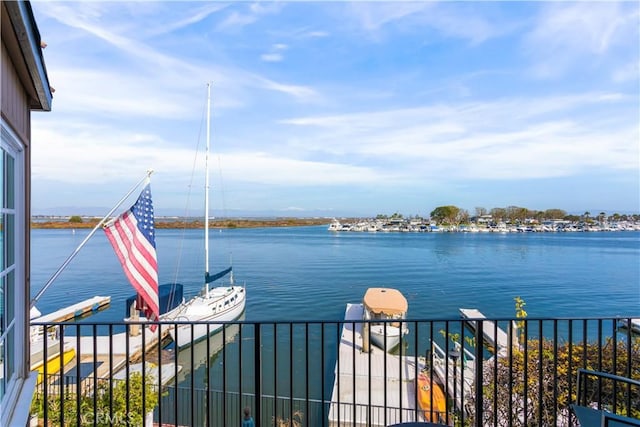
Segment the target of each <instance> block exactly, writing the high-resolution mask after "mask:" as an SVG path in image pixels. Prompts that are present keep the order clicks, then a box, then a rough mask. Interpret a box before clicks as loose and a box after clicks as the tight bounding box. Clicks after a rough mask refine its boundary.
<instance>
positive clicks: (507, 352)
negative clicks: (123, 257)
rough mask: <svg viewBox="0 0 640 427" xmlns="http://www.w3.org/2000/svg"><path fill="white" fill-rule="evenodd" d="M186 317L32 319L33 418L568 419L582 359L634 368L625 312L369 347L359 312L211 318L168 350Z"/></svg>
mask: <svg viewBox="0 0 640 427" xmlns="http://www.w3.org/2000/svg"><path fill="white" fill-rule="evenodd" d="M382 323H383V329H384V330H385V331H387V332H388V333H390V332H391V329H392V325H391V322H388V323H386V322H382ZM141 325H144V324H141ZM185 325H189V327H188V328H187V331H186V333H190V334H191V336H193V330H194V326H195V325H198V323H189V322H175V323H162V324H161V325H160V327H158V328H156V329H155V331H154V332H151V331H150V329H148V328H140V332H139V334H138V335H133V336H132V335H131V332H133V331H134V329H136V326H138V324H135V323H100V322H84V321H83V322H78V323H47V324H38V323H34V324H33V325H32V327H34V328H41V330H42V332H43V333H42V334H41V335H40V337H39V338H35V339H34V341H33V343H32V365H33V366H34V368H37V367H38V366H37V365H38V360H41V361H47V362H46V363H42V364H41V365H40V366H39V368H38V369H39V379H38V386H37V391H36V395H35V396H34V401H33V404H32V414H33V416H34V417H38V418H39V422H40V423H41V424H40V425H45V426H49V425H64V426H66V425H87V426H89V425H142V424H143V423H145V425H155V424H157V425H161V426H239V425H241V422H242V418H243V416H244V415H243V411H244V409H245V408H249V409H250V411H251V416H252V417H253V418H254V419H255V421H256V425H257V426H274V425H275V426H281V425H287V426H290V425H291V426H387V425H391V424H396V423H401V422H411V421H431V422H439V423H441V424H446V425H456V426H457V425H460V426H466V425H475V426H485V425H487V426H489V425H491V426H519V425H527V426H529V425H540V426H543V425H544V426H548V425H556V426H571V425H577V421H576V419H575V417H574V416H573V415H572V413H571V411H570V410H569V405H570V404H571V403H573V402H575V401H576V398H577V391H578V388H579V386H580V384H579V383H578V381H577V372H578V370H579V369H591V370H595V371H600V372H607V373H609V374H612V375H618V376H622V377H626V378H632V379H635V380H636V381H638V380H640V337H639V336H638V335H637V334H636V333H635V332H634V331H633V328H631V326H632V323H631V321H630V319H620V318H592V319H532V318H528V319H465V320H463V319H455V320H453V319H450V320H415V321H414V320H411V321H405V322H404V325H405V326H407V327H408V333H407V334H406V335H404V336H403V338H402V340H401V343H400V345H398V346H397V347H396V348H394V349H388V348H387V349H380V348H377V347H375V346H374V342H373V340H372V339H371V338H372V335H371V329H372V328H371V327H370V326H371V324H370V323H369V322H365V321H309V322H248V321H241V322H230V323H222V324H220V323H216V324H208V328H209V330H210V331H212V332H213V331H216V332H213V333H211V334H209V335H207V336H206V337H205V338H204V339H201V340H199V341H196V342H193V341H192V344H191V345H188V346H186V347H183V348H181V349H176V348H175V346H174V344H173V341H172V339H171V333H173V334H174V336H175V334H180V333H185V332H184V329H183V328H182V327H184V326H185ZM385 334H386V333H385ZM383 341H384V343H386V342H387V341H386V340H383ZM158 344H159V345H158ZM145 347H146V348H145ZM367 349H369V350H370V351H367ZM385 350H387V351H385ZM143 373H144V375H143ZM439 391H440V392H441V393H442V397H443V398H442V399H439ZM600 395H602V394H599V396H600ZM613 395H614V396H616V397H615V399H616V400H615V404H614V405H612V406H611V408H610V409H611V410H612V411H613V412H619V413H620V414H623V415H625V416H627V417H631V418H640V390H637V389H634V390H632V389H627V388H624V389H623V388H620V389H619V390H616V391H615V393H614V394H613ZM583 403H584V402H583ZM589 403H591V402H586V404H589ZM154 423H155V424H154Z"/></svg>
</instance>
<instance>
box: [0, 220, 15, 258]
mask: <svg viewBox="0 0 640 427" xmlns="http://www.w3.org/2000/svg"><path fill="white" fill-rule="evenodd" d="M2 217H3V221H2V222H3V225H4V230H3V232H4V236H3V241H4V242H3V243H4V250H3V252H4V260H5V261H4V263H3V265H2V267H3V269H4V268H5V266H6V267H7V268H8V267H11V266H12V265H13V264H14V263H15V262H16V250H15V249H16V244H15V243H16V242H15V236H16V226H15V224H16V216H15V215H14V214H4V215H2Z"/></svg>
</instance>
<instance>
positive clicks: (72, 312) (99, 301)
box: [31, 296, 111, 323]
mask: <svg viewBox="0 0 640 427" xmlns="http://www.w3.org/2000/svg"><path fill="white" fill-rule="evenodd" d="M109 304H111V297H100V296H96V297H93V298H89V299H87V300H84V301H81V302H79V303H76V304H73V305H70V306H68V307H65V308H62V309H60V310H57V311H54V312H53V313H49V314H44V315H42V316H38V317H36V318H33V319H31V321H32V322H39V323H55V322H64V321H66V320H71V319H75V318H76V317H82V316H85V315H89V314H91V313H94V312H96V311H98V310H101V309H103V308H106V307H107V306H108V305H109Z"/></svg>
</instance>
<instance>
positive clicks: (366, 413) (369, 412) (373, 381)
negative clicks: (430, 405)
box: [329, 304, 424, 427]
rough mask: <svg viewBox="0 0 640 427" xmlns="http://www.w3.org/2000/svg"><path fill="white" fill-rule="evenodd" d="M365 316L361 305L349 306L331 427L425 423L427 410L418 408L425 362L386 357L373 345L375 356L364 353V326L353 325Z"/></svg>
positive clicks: (338, 366)
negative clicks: (420, 375) (418, 383)
mask: <svg viewBox="0 0 640 427" xmlns="http://www.w3.org/2000/svg"><path fill="white" fill-rule="evenodd" d="M362 315H363V307H362V304H347V308H346V311H345V317H344V318H345V323H344V326H343V328H342V333H341V337H340V346H339V349H338V356H337V358H336V367H335V370H334V373H335V381H334V384H333V392H332V394H331V406H330V407H329V426H331V427H342V426H351V427H353V426H388V425H391V424H395V423H399V422H401V421H402V422H406V421H424V419H423V416H422V411H421V410H416V409H415V407H416V406H415V402H416V371H418V372H419V371H420V369H422V368H424V364H423V363H424V362H423V361H422V362H421V359H417V358H416V357H414V356H397V355H393V354H389V353H385V352H384V351H383V350H381V349H379V348H377V347H375V346H374V345H370V350H371V351H370V353H366V352H363V351H362V325H363V324H362V323H349V321H354V320H355V321H360V320H362ZM416 359H417V361H418V365H419V366H418V369H416ZM421 363H422V365H421ZM416 418H418V419H416Z"/></svg>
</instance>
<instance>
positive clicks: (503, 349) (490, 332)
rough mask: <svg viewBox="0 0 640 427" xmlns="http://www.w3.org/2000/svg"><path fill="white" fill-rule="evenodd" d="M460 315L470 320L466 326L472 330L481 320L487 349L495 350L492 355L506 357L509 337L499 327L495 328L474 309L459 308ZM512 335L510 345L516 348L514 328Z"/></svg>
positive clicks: (493, 324)
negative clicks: (513, 335)
mask: <svg viewBox="0 0 640 427" xmlns="http://www.w3.org/2000/svg"><path fill="white" fill-rule="evenodd" d="M460 313H461V314H462V317H464V318H465V319H472V320H469V321H467V322H466V324H467V326H469V327H470V328H471V329H473V330H475V328H476V326H475V325H476V321H477V320H479V319H483V320H482V335H483V336H484V341H485V342H486V343H487V345H488V346H489V347H491V348H493V349H495V350H494V353H495V354H497V355H498V356H506V355H507V350H508V349H509V336H508V335H507V333H506V332H505V331H504V330H502V329H501V328H500V327H499V326H498V327H496V324H495V323H494V322H493V321H492V320H486V318H485V316H484V314H482V313H481V312H480V310H476V309H475V308H461V309H460ZM513 333H514V334H515V337H514V338H513V340H512V345H514V346H517V345H518V338H517V330H516V328H515V326H514V328H513Z"/></svg>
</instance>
